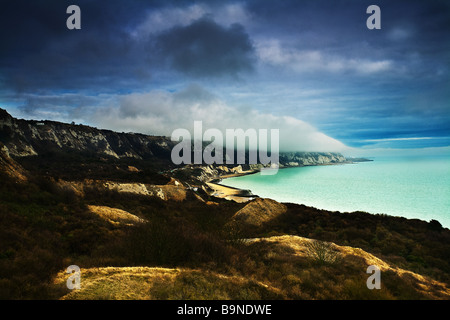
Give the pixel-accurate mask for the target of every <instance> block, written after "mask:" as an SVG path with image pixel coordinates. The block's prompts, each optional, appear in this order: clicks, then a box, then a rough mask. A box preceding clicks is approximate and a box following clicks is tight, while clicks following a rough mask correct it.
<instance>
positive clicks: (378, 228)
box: [0, 175, 450, 299]
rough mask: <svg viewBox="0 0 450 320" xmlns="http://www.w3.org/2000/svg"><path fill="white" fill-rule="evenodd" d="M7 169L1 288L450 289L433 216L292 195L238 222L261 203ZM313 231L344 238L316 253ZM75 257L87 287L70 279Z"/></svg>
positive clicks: (372, 293) (96, 291) (376, 295)
mask: <svg viewBox="0 0 450 320" xmlns="http://www.w3.org/2000/svg"><path fill="white" fill-rule="evenodd" d="M1 181H2V184H0V240H1V241H0V243H1V247H0V298H1V299H61V298H65V299H148V298H152V299H180V298H181V299H214V298H216V299H222V298H223V299H448V298H449V297H450V293H449V291H448V286H449V281H448V279H449V276H448V275H449V271H448V261H449V260H450V259H448V254H449V248H448V244H449V241H448V240H449V237H450V231H449V230H448V229H443V228H442V227H440V226H439V225H438V224H436V223H426V222H419V221H410V220H406V219H400V218H393V217H387V216H373V215H369V214H365V213H351V214H341V213H335V212H334V213H333V212H327V211H320V210H316V209H314V208H308V207H304V206H299V205H293V204H285V208H286V210H283V211H273V210H272V211H273V212H276V213H277V214H276V215H275V216H274V217H273V218H272V219H269V220H267V219H266V220H264V221H263V223H258V224H246V223H245V221H247V220H244V221H243V222H242V223H239V224H237V223H235V221H236V220H235V218H234V217H235V215H236V213H238V212H241V213H242V212H245V215H246V219H247V218H248V216H249V215H251V214H252V213H254V214H255V215H258V214H260V213H261V212H259V211H258V210H260V208H261V205H260V204H259V205H256V206H255V205H251V204H250V206H249V207H246V206H248V204H246V203H236V202H233V201H227V200H223V199H217V198H211V197H209V196H208V195H207V194H206V193H199V192H194V191H186V197H185V198H183V199H184V200H179V199H178V200H162V199H161V198H159V197H157V196H148V195H139V194H131V193H123V192H118V191H117V190H110V189H104V188H95V187H91V188H90V189H87V190H85V192H84V194H83V195H80V194H78V193H76V192H75V191H74V190H73V189H70V188H66V187H62V186H64V185H63V184H56V183H55V180H54V179H50V178H46V177H42V176H36V175H35V176H30V177H29V178H28V180H26V181H21V182H19V181H17V180H15V179H13V178H11V177H10V176H7V175H2V176H1ZM270 203H271V206H273V205H274V204H273V203H272V202H270ZM244 208H245V209H244ZM271 208H272V207H271ZM283 208H284V207H283ZM272 209H273V208H272ZM253 220H255V219H253ZM256 220H257V221H261V220H260V219H259V220H258V219H257V218H256ZM248 221H252V219H250V220H248ZM311 239H319V240H327V241H332V242H334V243H336V244H330V245H326V242H318V243H320V244H324V248H325V249H324V250H325V251H326V252H328V253H329V254H331V256H335V257H336V259H318V258H317V255H316V254H315V252H316V253H317V250H318V249H317V248H316V249H314V248H312V249H311V248H310V247H309V245H308V243H311V241H312V240H311ZM354 247H357V248H361V249H355V248H354ZM380 259H381V260H380ZM373 261H376V262H377V263H378V264H380V265H382V266H383V268H384V269H382V285H383V286H382V289H381V290H368V289H367V287H366V279H367V277H368V274H367V273H366V269H367V266H368V265H369V264H371V263H373ZM72 264H75V265H78V266H80V267H81V268H82V279H83V280H82V281H83V282H82V283H83V287H82V289H81V290H80V291H73V292H71V291H70V290H69V289H67V288H66V286H65V282H64V279H65V277H67V276H68V275H65V274H64V271H65V269H66V268H67V267H68V266H69V265H72ZM436 280H438V281H439V282H437V281H436Z"/></svg>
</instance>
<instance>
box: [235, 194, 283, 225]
mask: <svg viewBox="0 0 450 320" xmlns="http://www.w3.org/2000/svg"><path fill="white" fill-rule="evenodd" d="M286 210H287V209H286V206H285V205H284V204H282V203H279V202H276V201H274V200H272V199H266V198H256V199H255V200H253V201H252V202H250V203H249V204H247V205H246V206H245V207H244V208H242V209H241V210H239V211H238V212H236V214H235V215H234V216H233V218H232V219H233V220H234V221H236V222H238V223H243V224H245V225H250V226H261V225H262V224H264V223H266V222H268V221H270V220H272V219H274V218H276V217H278V216H279V215H281V214H283V213H285V212H286Z"/></svg>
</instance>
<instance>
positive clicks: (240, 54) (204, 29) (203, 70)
mask: <svg viewBox="0 0 450 320" xmlns="http://www.w3.org/2000/svg"><path fill="white" fill-rule="evenodd" d="M156 45H157V48H158V49H159V50H160V51H161V53H162V54H163V55H164V56H165V57H166V58H167V59H168V61H169V63H170V65H171V66H172V67H173V68H175V69H176V70H178V71H180V72H182V73H185V74H188V75H192V76H196V77H217V76H219V77H220V76H224V75H225V76H226V75H232V76H236V75H238V74H239V73H241V72H247V71H251V70H252V69H253V64H254V59H255V56H254V48H253V45H252V43H251V40H250V38H249V36H248V34H247V33H246V32H245V30H244V28H243V27H242V26H241V25H239V24H233V25H231V26H230V27H228V28H227V27H222V26H220V25H218V24H217V23H216V22H214V21H213V20H211V19H210V18H208V17H204V18H201V19H199V20H196V21H194V22H193V23H192V24H190V25H188V26H185V27H182V26H176V27H174V28H172V29H170V30H168V31H166V32H164V33H162V34H161V35H160V36H159V37H158V39H157V42H156Z"/></svg>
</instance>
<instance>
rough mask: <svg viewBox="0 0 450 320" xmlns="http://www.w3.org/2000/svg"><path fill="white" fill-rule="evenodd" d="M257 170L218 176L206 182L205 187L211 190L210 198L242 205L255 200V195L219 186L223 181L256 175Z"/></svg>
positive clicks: (242, 190) (247, 191) (243, 190)
mask: <svg viewBox="0 0 450 320" xmlns="http://www.w3.org/2000/svg"><path fill="white" fill-rule="evenodd" d="M258 172H259V170H249V171H244V172H239V173H230V174H224V175H220V176H219V177H216V178H213V179H211V180H208V181H206V182H205V183H206V185H207V186H208V187H209V188H211V189H212V190H213V193H212V196H214V197H217V198H223V199H227V200H234V201H236V202H239V203H242V202H247V201H251V200H253V199H254V198H257V197H258V196H257V195H254V194H252V192H251V190H245V189H239V188H234V187H230V186H226V185H223V184H220V182H221V181H222V180H223V179H227V178H234V177H240V176H246V175H249V174H255V173H258Z"/></svg>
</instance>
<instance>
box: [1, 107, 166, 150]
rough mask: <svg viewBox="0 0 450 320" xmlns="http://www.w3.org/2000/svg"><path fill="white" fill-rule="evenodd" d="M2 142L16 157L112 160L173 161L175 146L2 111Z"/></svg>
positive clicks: (161, 139) (150, 138) (160, 139)
mask: <svg viewBox="0 0 450 320" xmlns="http://www.w3.org/2000/svg"><path fill="white" fill-rule="evenodd" d="M0 141H1V142H3V143H4V144H5V145H6V146H7V147H8V149H9V153H10V155H11V156H13V157H27V156H35V155H40V154H45V153H46V152H48V151H55V150H58V151H77V152H84V153H90V154H96V155H102V156H109V157H113V158H117V159H119V158H136V159H149V158H155V157H167V156H169V158H170V151H171V146H172V145H173V142H172V141H170V139H169V138H167V137H157V136H148V135H142V134H133V133H117V132H113V131H110V130H100V129H96V128H92V127H88V126H84V125H74V124H65V123H60V122H55V121H33V120H19V119H15V118H13V117H11V116H10V115H9V114H8V113H7V112H6V111H5V110H3V109H0Z"/></svg>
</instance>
